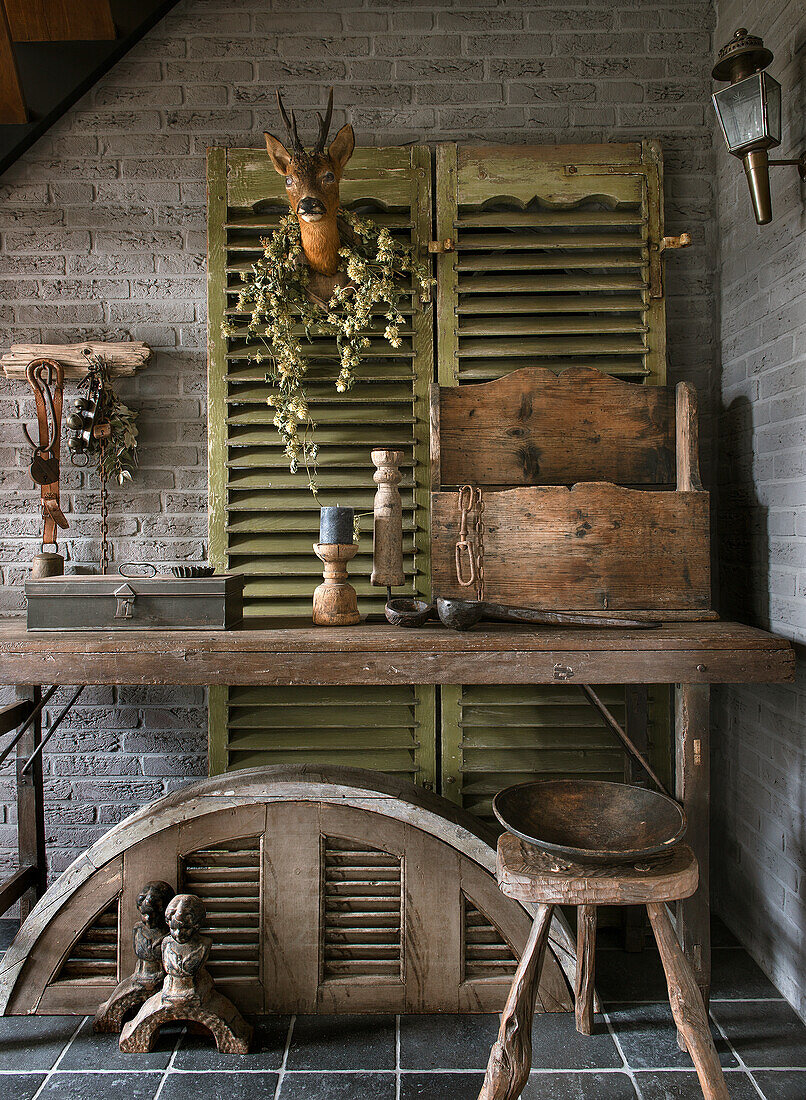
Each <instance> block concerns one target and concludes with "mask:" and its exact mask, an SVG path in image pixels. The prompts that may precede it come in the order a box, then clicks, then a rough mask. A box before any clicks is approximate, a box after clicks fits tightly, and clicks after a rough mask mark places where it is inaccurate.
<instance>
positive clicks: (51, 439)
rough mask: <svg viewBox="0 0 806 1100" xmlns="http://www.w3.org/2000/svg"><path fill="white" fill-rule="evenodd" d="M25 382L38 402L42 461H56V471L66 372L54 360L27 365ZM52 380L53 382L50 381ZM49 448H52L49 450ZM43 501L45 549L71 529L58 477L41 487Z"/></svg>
mask: <svg viewBox="0 0 806 1100" xmlns="http://www.w3.org/2000/svg"><path fill="white" fill-rule="evenodd" d="M43 367H47V368H48V381H45V380H44V379H43V378H42V376H41V370H42V368H43ZM25 375H26V378H27V379H28V382H29V384H30V386H31V389H32V390H33V391H34V398H35V400H36V422H37V426H38V428H39V447H40V453H41V454H42V457H43V458H46V459H53V460H54V462H55V463H56V468H57V470H58V468H59V454H60V450H61V438H62V396H63V392H64V370H63V369H62V365H61V363H57V362H56V360H55V359H34V360H33V361H32V362H30V363H29V364H28V369H27V370H26V372H25ZM51 379H53V380H54V381H51ZM46 386H47V387H49V388H50V387H52V407H51V412H52V416H53V421H54V423H53V428H52V433H53V434H52V435H51V425H50V423H49V421H48V408H47V406H46V404H45V392H44V391H45V387H46ZM49 444H50V446H48V445H49ZM40 492H41V497H42V515H43V517H44V521H45V522H44V526H43V529H42V545H43V546H46V545H48V544H50V543H52V544H53V545H54V546H55V545H56V528H57V527H61V528H63V529H64V528H66V527H68V526H69V524H68V522H67V520H66V519H65V516H64V512H63V511H62V509H61V504H60V502H59V477H58V474H57V476H56V480H55V481H51V482H49V483H48V484H47V485H42V486H40Z"/></svg>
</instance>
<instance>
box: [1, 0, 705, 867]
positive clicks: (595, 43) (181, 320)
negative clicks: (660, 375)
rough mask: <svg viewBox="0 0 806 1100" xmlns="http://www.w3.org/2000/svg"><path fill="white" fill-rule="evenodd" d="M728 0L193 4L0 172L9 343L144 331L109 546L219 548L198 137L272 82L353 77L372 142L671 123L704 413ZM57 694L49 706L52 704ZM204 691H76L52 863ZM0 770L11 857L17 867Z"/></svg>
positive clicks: (130, 390)
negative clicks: (130, 462) (717, 3)
mask: <svg viewBox="0 0 806 1100" xmlns="http://www.w3.org/2000/svg"><path fill="white" fill-rule="evenodd" d="M713 22H714V14H713V9H712V6H711V4H710V3H703V2H700V0H688V2H677V0H659V2H657V3H656V2H653V0H646V2H636V0H622V2H614V0H590V2H587V0H585V2H579V0H571V2H568V3H560V2H554V3H550V2H535V0H531V2H528V3H524V2H522V0H500V2H496V0H459V2H457V3H455V4H452V3H449V2H447V0H445V2H434V0H405V2H403V0H315V2H311V0H307V2H306V0H273V2H272V3H271V4H270V3H269V2H268V0H185V2H184V3H182V4H180V5H179V6H178V7H177V8H176V9H175V10H174V11H173V12H172V13H171V14H170V15H169V16H168V17H166V18H165V19H164V20H163V21H162V23H160V24H159V25H158V26H157V27H156V28H155V29H154V30H153V31H152V32H151V34H150V35H149V36H148V37H147V38H146V39H144V41H143V42H142V43H141V44H140V45H139V46H138V47H137V48H136V49H135V50H134V51H133V52H132V53H131V54H129V55H128V57H127V58H126V59H125V60H124V61H122V62H121V63H120V64H119V65H118V66H117V67H116V68H115V69H114V70H113V71H112V72H111V73H110V74H109V75H108V76H107V77H106V78H105V79H103V80H102V81H101V82H100V83H99V84H98V85H97V86H96V87H95V88H94V89H93V90H92V91H91V92H90V93H89V94H88V95H87V96H86V97H85V98H84V99H83V100H82V101H81V102H80V103H78V104H77V105H76V106H75V107H74V108H73V109H72V110H71V111H70V112H69V114H68V115H66V116H65V118H63V119H62V120H61V121H60V122H59V123H58V124H57V125H56V126H55V127H54V128H53V129H52V130H51V131H50V132H49V133H48V134H47V135H46V136H44V137H43V138H42V139H41V140H40V141H39V142H38V143H37V144H36V145H35V146H34V147H33V148H32V149H31V150H30V151H29V152H28V153H27V154H26V155H25V156H24V157H23V159H22V160H21V161H20V162H19V163H18V164H17V165H16V166H14V167H13V168H12V169H11V170H10V171H8V172H7V173H6V175H5V176H4V177H3V178H2V179H0V346H6V345H7V344H9V343H10V342H12V341H17V340H36V341H38V340H43V341H56V342H57V341H65V342H68V341H69V342H73V341H75V340H78V339H83V338H89V337H95V338H106V339H122V338H127V337H131V338H133V339H138V340H145V341H147V342H148V343H149V344H150V345H151V346H152V347H153V348H154V351H155V355H154V359H153V362H152V365H151V366H149V368H148V369H147V370H146V371H145V372H143V373H142V374H141V375H140V376H139V377H137V378H136V379H134V380H130V381H126V382H124V383H122V384H121V386H120V390H121V394H122V395H123V396H124V397H125V398H126V399H130V400H131V403H132V404H133V405H134V406H136V407H139V408H140V410H141V420H140V424H141V433H142V436H141V438H142V460H141V468H140V470H139V472H138V474H137V476H136V478H135V480H134V481H133V483H132V484H131V485H130V486H129V487H127V488H126V490H125V491H118V490H115V491H113V493H112V517H113V518H112V521H111V531H112V534H113V536H114V540H115V554H116V560H118V561H121V560H125V559H129V560H141V559H143V558H154V559H158V560H162V561H171V560H174V561H175V560H184V559H191V558H201V557H203V556H204V554H205V547H204V545H203V544H204V538H205V528H206V471H205V430H206V426H205V419H204V418H205V373H206V361H205V350H204V349H205V340H206V334H205V188H204V173H205V150H206V148H207V146H210V145H247V146H255V147H260V146H261V145H262V143H263V138H262V132H263V130H264V129H266V128H271V129H275V130H276V129H278V127H279V120H278V117H277V111H276V107H275V105H274V88H275V86H276V85H278V84H279V85H281V86H282V87H283V88H284V89H286V91H287V99H288V101H289V103H291V104H294V105H295V106H297V107H299V108H302V113H303V116H304V118H305V122H306V125H310V123H311V115H310V114H308V113H306V111H305V108H309V109H312V108H313V107H314V106H317V105H318V106H320V107H321V106H323V105H324V100H325V94H326V93H325V89H326V88H327V86H328V85H329V84H331V83H332V84H333V85H334V86H335V90H336V105H337V122H338V123H341V121H342V120H343V118H344V116H345V112H347V113H348V114H349V117H350V120H351V121H352V122H353V124H354V126H355V128H356V131H357V135H358V140H359V142H361V143H364V144H394V143H398V142H407V141H420V142H430V143H433V142H436V141H438V140H448V139H450V140H457V141H463V142H471V141H477V142H521V143H522V142H533V143H554V142H558V143H559V142H574V141H578V142H597V141H618V140H638V139H640V138H642V137H656V138H660V139H661V141H662V142H663V144H664V147H665V153H666V212H667V227H668V231H669V232H671V233H680V232H682V231H683V230H688V231H690V232H691V233H692V235H693V237H694V245H693V247H692V248H690V249H689V250H688V251H687V252H685V253H680V254H677V255H674V256H673V257H672V258H671V259H670V260H669V262H668V279H667V286H668V313H669V360H670V373H671V377H672V378H673V379H675V380H676V379H678V378H688V379H690V380H692V381H693V382H695V383H696V384H697V386H698V387H699V388H700V390H701V393H702V394H703V398H704V404H705V407H706V411H707V408H708V406H709V393H710V379H711V367H712V363H713V358H714V351H713V342H714V341H713V307H714V287H713V277H712V276H713V271H712V267H713V256H714V241H713V237H712V227H713V202H714V199H713V188H712V178H713V173H712V157H713V152H712V146H711V119H710V115H709V113H708V112H709V107H708V102H707V97H708V91H709V80H708V69H709V65H710V59H711V50H712V42H711V29H712V25H713ZM20 413H22V414H23V415H24V416H26V417H28V418H30V417H31V415H32V404H31V402H30V401H29V400H28V397H27V395H26V393H25V387H24V386H22V385H20V384H19V383H14V384H3V385H2V393H0V417H2V444H1V445H0V568H2V581H3V586H2V590H0V599H1V600H2V603H1V604H0V607H1V608H2V612H4V613H12V612H16V611H18V610H20V608H21V591H20V581H21V579H22V577H23V575H24V573H25V570H26V566H27V563H28V561H29V560H30V558H31V556H32V554H33V553H34V552H35V550H36V536H37V531H38V526H39V519H38V515H37V510H36V507H35V497H34V493H33V492H32V488H31V484H30V481H29V479H28V476H27V472H26V469H25V453H24V451H23V449H21V447H20V429H19V422H18V415H19V414H20ZM65 475H66V476H65V483H64V498H65V501H66V511H67V514H68V518H69V520H70V524H71V531H70V539H69V545H70V548H71V555H72V557H73V558H74V559H76V560H83V561H88V560H93V559H94V558H95V557H96V555H97V549H98V544H97V537H96V532H97V526H96V514H97V506H98V487H97V481H96V479H95V476H94V474H93V473H87V472H86V471H80V470H74V469H71V468H70V466H69V465H68V466H67V467H66V470H65ZM51 712H52V711H51ZM205 736H206V714H205V706H204V698H203V695H202V694H201V693H200V692H182V691H178V690H159V691H155V692H150V691H149V692H146V691H143V690H140V689H126V688H120V689H118V690H115V691H112V690H109V691H105V692H96V693H95V694H93V695H89V696H88V697H87V698H86V699H85V700H84V701H83V703H82V707H81V709H80V711H79V712H78V713H77V714H76V715H75V717H74V718H73V720H72V721H71V722H70V724H69V725H65V727H64V728H63V730H62V731H61V732H60V733H59V734H58V735H57V737H56V738H54V741H53V742H52V744H51V745H50V746H49V748H48V751H47V753H46V755H45V766H46V773H47V779H46V783H47V786H46V799H47V821H48V838H49V843H50V850H51V853H52V869H53V870H54V871H58V870H61V869H62V868H63V867H64V866H65V865H66V863H67V862H68V861H69V860H70V859H71V858H72V857H73V856H74V855H75V854H76V853H77V852H78V851H79V850H81V849H82V848H83V847H84V846H85V845H86V844H87V843H89V842H90V841H91V840H93V839H95V837H97V836H98V835H99V834H100V833H102V832H103V831H104V830H105V829H106V828H107V827H108V826H109V825H110V824H111V823H113V822H114V821H117V820H118V819H119V818H121V817H123V816H125V815H126V814H128V813H129V812H130V811H132V810H133V809H134V808H135V807H136V806H138V805H139V804H141V803H143V802H145V801H148V800H150V799H153V798H155V797H157V796H158V795H160V794H162V793H164V792H167V791H169V790H170V789H171V788H172V787H174V786H175V785H177V784H179V783H183V782H186V781H187V780H188V778H190V777H193V776H196V775H198V774H201V773H202V771H203V770H204V767H205V758H204V753H205V747H206V743H205ZM3 776H4V778H3V777H0V780H1V781H2V788H1V789H0V803H2V821H0V870H2V865H6V866H11V865H13V863H14V851H13V846H14V843H15V830H14V817H13V808H12V787H11V782H10V777H9V773H8V771H5V772H4V773H3Z"/></svg>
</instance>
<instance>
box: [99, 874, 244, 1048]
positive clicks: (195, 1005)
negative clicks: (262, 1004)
mask: <svg viewBox="0 0 806 1100" xmlns="http://www.w3.org/2000/svg"><path fill="white" fill-rule="evenodd" d="M206 915H207V914H206V912H205V908H204V903H203V902H202V900H201V898H197V897H196V896H195V895H194V894H177V895H176V897H174V898H173V900H172V901H171V903H170V904H169V905H168V908H167V909H166V910H165V919H166V921H167V922H168V929H169V934H168V935H167V936H166V937H165V938H164V940H163V941H162V964H163V967H164V968H165V981H164V983H163V986H162V989H161V990H160V992H159V993H155V994H154V995H153V996H152V997H149V999H148V1000H147V1001H146V1002H145V1004H144V1005H143V1006H142V1008H141V1009H140V1011H139V1012H138V1013H137V1015H136V1016H135V1018H134V1019H133V1020H130V1021H129V1022H128V1023H127V1024H126V1025H125V1027H124V1028H123V1031H122V1032H121V1035H120V1049H121V1050H122V1051H123V1052H124V1053H125V1054H146V1053H147V1052H148V1051H150V1050H153V1047H154V1043H155V1041H156V1038H157V1033H158V1032H159V1029H160V1028H161V1027H162V1025H163V1024H167V1023H170V1022H171V1021H174V1020H181V1021H183V1022H187V1023H195V1024H201V1026H202V1027H204V1028H206V1029H207V1030H208V1031H210V1032H211V1033H212V1035H213V1038H214V1039H215V1042H216V1046H217V1047H218V1049H219V1051H222V1052H227V1053H229V1054H247V1053H248V1051H249V1041H250V1039H251V1037H252V1028H251V1027H250V1025H249V1024H247V1023H246V1021H245V1020H244V1019H243V1017H242V1016H241V1014H240V1012H239V1011H238V1009H237V1008H236V1007H235V1005H234V1004H233V1003H232V1001H230V1000H228V999H227V998H226V997H225V996H223V994H221V993H218V992H217V991H216V989H215V987H214V985H213V979H212V978H211V977H210V974H209V972H208V970H207V968H206V966H205V963H206V962H207V957H208V955H209V954H210V946H211V942H210V940H209V939H208V937H207V936H202V935H201V934H200V932H199V929H200V927H201V926H202V924H203V923H204V920H205V917H206Z"/></svg>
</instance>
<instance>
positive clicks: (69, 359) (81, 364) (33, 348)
mask: <svg viewBox="0 0 806 1100" xmlns="http://www.w3.org/2000/svg"><path fill="white" fill-rule="evenodd" d="M85 351H89V352H91V353H92V354H93V355H98V356H99V357H100V358H101V359H103V360H104V362H105V363H108V364H109V365H110V367H111V368H112V377H113V378H115V377H117V376H118V375H129V374H134V373H135V371H137V370H139V369H140V368H141V367H144V366H145V365H146V363H147V362H148V360H149V358H150V356H151V348H150V347H149V346H148V344H143V343H138V342H136V341H129V342H123V343H109V342H106V341H100V340H88V341H87V342H86V343H85V344H12V345H11V347H10V348H9V350H8V351H7V352H6V353H5V355H3V356H2V357H0V366H2V368H3V370H4V372H5V375H6V377H7V378H24V377H25V371H26V370H27V368H28V364H29V363H30V362H31V360H33V359H55V360H56V362H57V363H60V364H61V365H62V367H63V368H64V377H65V378H68V379H69V378H72V379H77V378H83V377H84V375H85V374H86V373H87V357H86V355H85Z"/></svg>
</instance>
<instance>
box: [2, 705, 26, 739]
mask: <svg viewBox="0 0 806 1100" xmlns="http://www.w3.org/2000/svg"><path fill="white" fill-rule="evenodd" d="M33 709H34V705H33V703H32V702H31V700H30V699H21V700H20V701H19V702H18V703H9V705H8V706H7V707H3V708H2V710H0V734H4V733H11V731H12V730H15V729H18V728H19V727H20V726H21V725H22V724H23V722H24V721H25V720H26V718H28V717H29V716H30V714H31V711H32V710H33Z"/></svg>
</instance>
